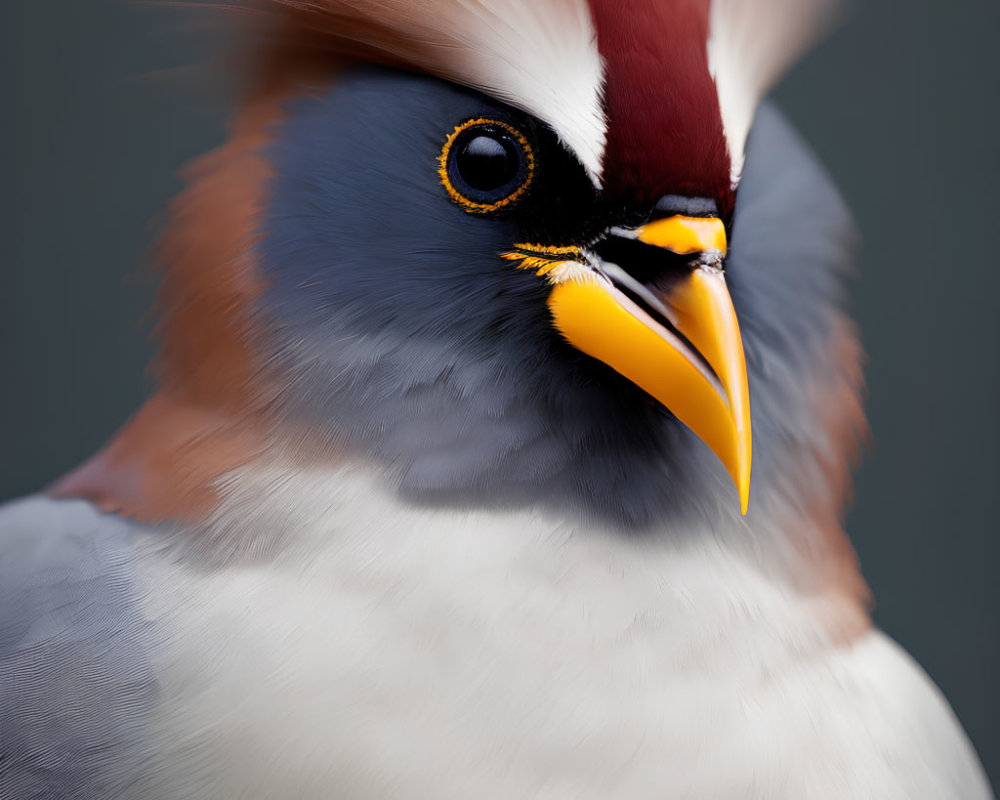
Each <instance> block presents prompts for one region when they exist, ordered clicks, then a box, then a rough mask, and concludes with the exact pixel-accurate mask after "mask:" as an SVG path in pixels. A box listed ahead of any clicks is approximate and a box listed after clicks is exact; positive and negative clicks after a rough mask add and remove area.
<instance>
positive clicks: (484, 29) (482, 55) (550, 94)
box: [282, 0, 605, 181]
mask: <svg viewBox="0 0 1000 800" xmlns="http://www.w3.org/2000/svg"><path fill="white" fill-rule="evenodd" d="M282 1H283V2H284V3H285V4H287V5H290V6H293V7H295V6H298V7H300V8H303V7H304V8H306V9H308V10H311V11H314V12H319V13H322V14H324V15H326V16H328V18H329V19H330V21H331V22H332V23H333V25H332V26H331V27H332V28H333V32H334V33H335V35H337V36H338V37H340V38H342V39H344V40H345V41H350V42H354V43H358V44H361V45H363V46H365V47H368V48H373V49H375V50H377V51H380V52H382V53H385V54H386V55H388V56H390V57H391V58H394V59H401V60H403V61H405V62H406V63H408V64H411V65H413V66H414V67H416V68H418V69H421V70H424V71H427V72H429V73H431V74H434V75H438V76H440V77H442V78H446V79H448V80H451V81H454V82H456V83H461V84H464V85H467V86H471V87H473V88H476V89H479V90H481V91H483V92H486V93H487V94H490V95H492V96H493V97H496V98H498V99H500V100H503V101H504V102H507V103H510V104H511V105H513V106H515V107H517V108H520V109H523V110H524V111H527V112H528V113H530V114H533V115H534V116H536V117H537V118H538V119H540V120H542V121H544V122H546V123H548V124H549V125H550V126H551V127H552V128H553V129H554V130H555V131H556V133H557V134H558V136H559V137H560V139H561V140H562V141H563V143H564V144H565V145H566V146H567V147H568V148H569V149H570V150H572V151H573V152H574V153H575V154H576V156H577V157H578V158H579V159H580V161H581V162H582V163H583V165H584V166H585V167H586V169H587V170H588V172H590V174H591V176H592V177H593V178H594V179H595V181H596V180H597V179H598V177H599V175H600V171H601V159H602V157H603V154H604V142H605V119H604V112H603V107H602V99H601V91H602V81H603V68H602V63H601V58H600V55H599V53H598V50H597V36H596V32H595V30H594V24H593V21H592V19H591V16H590V8H589V6H588V5H587V2H586V0H544V1H542V0H502V1H501V0H323V2H315V1H313V2H310V3H308V4H306V3H301V2H295V1H294V0H282Z"/></svg>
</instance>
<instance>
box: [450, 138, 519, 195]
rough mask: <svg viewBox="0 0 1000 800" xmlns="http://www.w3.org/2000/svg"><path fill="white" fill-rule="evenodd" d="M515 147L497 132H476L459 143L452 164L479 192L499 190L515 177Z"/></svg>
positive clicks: (516, 162) (516, 163)
mask: <svg viewBox="0 0 1000 800" xmlns="http://www.w3.org/2000/svg"><path fill="white" fill-rule="evenodd" d="M519 161H520V159H519V158H518V150H517V146H516V145H515V144H514V142H512V141H511V140H510V138H508V137H507V136H505V135H503V134H500V133H494V132H489V133H485V132H482V133H478V134H476V135H473V136H470V137H469V138H468V139H466V140H465V141H464V142H460V143H459V147H458V153H457V155H456V158H455V166H456V168H457V169H458V174H459V175H460V176H461V177H462V180H463V181H465V182H466V183H467V184H468V185H469V186H470V187H471V188H473V189H476V190H478V191H481V192H488V191H491V190H493V189H499V188H500V187H502V186H506V185H507V184H508V183H510V182H511V181H513V180H514V178H515V177H517V171H518V169H519V168H520V163H519Z"/></svg>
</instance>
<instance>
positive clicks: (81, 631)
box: [0, 497, 156, 800]
mask: <svg viewBox="0 0 1000 800" xmlns="http://www.w3.org/2000/svg"><path fill="white" fill-rule="evenodd" d="M131 530H132V526H131V525H130V524H129V523H128V522H126V521H124V520H122V519H120V518H118V517H114V516H110V515H104V514H100V513H98V512H97V511H96V510H95V509H94V508H93V507H92V506H90V505H89V504H87V503H85V502H83V501H67V500H62V501H61V500H52V499H48V498H44V497H31V498H27V499H25V500H20V501H17V502H14V503H11V504H8V505H6V506H4V507H2V508H0V800H56V799H58V800H77V798H79V800H84V798H86V800H97V799H98V798H100V799H101V800H104V798H115V797H120V796H122V795H123V794H124V792H125V786H126V785H127V784H128V783H129V782H130V781H131V780H132V776H133V775H134V773H135V771H136V769H137V768H138V767H139V765H140V764H141V762H142V761H143V757H144V754H143V741H144V737H143V734H144V724H145V721H146V719H147V718H148V716H149V713H150V711H151V709H152V707H153V704H154V702H155V697H156V681H155V678H154V675H153V671H152V668H151V666H150V661H149V658H148V651H147V643H148V640H149V625H148V624H147V623H146V622H145V621H144V620H143V618H142V615H141V612H140V609H139V607H138V605H137V591H136V581H135V578H134V562H135V556H134V554H133V553H134V550H133V548H132V547H131V546H130V544H129V535H130V532H131Z"/></svg>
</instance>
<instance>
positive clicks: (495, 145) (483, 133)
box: [438, 119, 535, 214]
mask: <svg viewBox="0 0 1000 800" xmlns="http://www.w3.org/2000/svg"><path fill="white" fill-rule="evenodd" d="M438 167H439V169H438V173H439V175H440V176H441V183H442V184H444V188H445V189H446V190H447V191H448V195H449V196H450V197H451V199H452V200H453V201H454V202H456V203H457V204H458V205H460V206H462V208H464V209H465V210H466V211H469V212H471V213H474V214H488V213H490V212H491V211H498V210H499V209H501V208H505V207H507V206H509V205H510V204H512V203H513V202H514V201H516V200H517V199H518V198H519V197H521V195H523V194H524V193H525V191H527V189H528V186H529V184H530V183H531V179H532V178H533V177H534V171H535V156H534V154H533V153H532V150H531V146H530V145H529V144H528V140H527V138H526V137H525V136H524V134H523V133H521V132H520V131H519V130H517V129H516V128H514V127H513V126H512V125H509V124H508V123H506V122H500V121H499V120H490V119H472V120H469V121H467V122H464V123H463V124H461V125H459V126H458V127H456V128H455V130H454V131H452V133H451V135H450V136H449V137H448V139H447V140H446V141H445V143H444V148H443V149H442V150H441V155H440V157H439V159H438Z"/></svg>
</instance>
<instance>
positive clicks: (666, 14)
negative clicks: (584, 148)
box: [589, 0, 733, 213]
mask: <svg viewBox="0 0 1000 800" xmlns="http://www.w3.org/2000/svg"><path fill="white" fill-rule="evenodd" d="M589 2H590V7H591V12H592V14H593V17H594V23H595V27H596V29H597V42H598V48H599V50H600V53H601V56H602V57H603V59H604V61H605V70H606V72H605V79H606V87H605V107H606V111H607V115H608V129H607V136H608V138H607V149H606V151H605V156H604V182H605V186H606V188H607V190H608V192H609V193H610V194H611V195H612V196H615V197H619V198H621V199H622V200H624V201H626V202H628V203H630V204H633V205H638V206H643V205H652V204H653V203H654V202H655V201H656V200H657V199H658V198H659V197H661V196H662V195H665V194H684V195H689V196H693V197H709V198H712V199H714V200H715V201H716V203H718V205H719V207H720V211H722V212H723V213H728V212H729V211H731V209H732V205H733V190H732V186H731V165H730V158H729V153H728V151H727V149H726V137H725V134H724V131H723V125H722V116H721V114H720V111H719V97H718V93H717V92H716V88H715V83H714V81H713V80H712V77H711V75H710V74H709V69H708V36H709V7H710V3H709V0H672V1H671V2H656V3H651V2H648V0H589Z"/></svg>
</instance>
